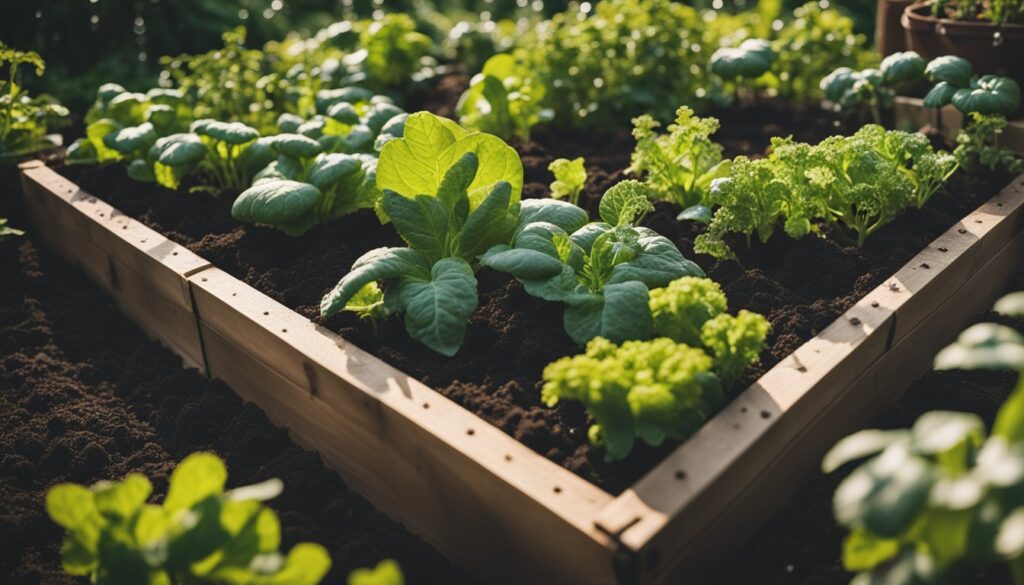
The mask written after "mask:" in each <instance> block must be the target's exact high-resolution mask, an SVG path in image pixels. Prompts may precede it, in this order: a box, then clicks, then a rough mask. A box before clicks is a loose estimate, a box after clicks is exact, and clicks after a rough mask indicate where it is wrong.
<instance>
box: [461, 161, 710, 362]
mask: <svg viewBox="0 0 1024 585" xmlns="http://www.w3.org/2000/svg"><path fill="white" fill-rule="evenodd" d="M648 191H649V189H648V188H647V187H646V186H645V185H644V184H643V183H639V182H637V181H623V182H621V183H619V184H617V185H615V186H614V187H612V188H611V189H609V190H608V191H607V192H606V193H605V194H604V197H602V198H601V203H600V208H599V211H600V215H601V219H602V220H603V221H601V222H595V223H586V219H587V217H586V213H584V212H583V211H582V210H580V209H579V208H576V207H575V206H572V205H570V204H567V203H564V202H561V201H557V200H548V201H544V200H540V201H538V202H534V203H533V205H532V206H531V207H530V208H526V207H525V205H524V212H523V216H522V218H521V220H520V225H519V228H518V229H517V230H516V235H515V238H514V240H513V242H512V245H511V246H508V245H497V246H494V247H492V248H491V249H489V250H487V253H486V254H484V255H483V256H482V257H481V258H480V262H481V264H482V265H484V266H487V267H489V268H492V269H494V270H498V271H501V272H507V273H509V274H512V275H513V276H515V277H516V278H517V279H519V280H520V281H521V282H522V283H523V287H524V288H525V289H526V292H528V293H529V294H531V295H533V296H536V297H539V298H542V299H544V300H548V301H556V302H564V303H565V305H566V308H565V314H564V319H563V321H564V325H565V330H566V332H567V333H568V334H569V336H570V337H571V338H572V339H573V341H575V342H576V343H578V344H580V345H583V344H584V343H586V342H587V341H589V340H590V339H593V338H594V337H598V336H601V337H605V338H607V339H610V340H612V341H613V342H616V343H618V342H622V341H626V340H630V339H647V338H649V337H650V335H651V328H652V320H651V313H650V309H649V307H648V291H649V289H651V288H655V287H659V286H665V285H667V284H668V283H669V282H671V281H672V280H674V279H676V278H679V277H681V276H703V275H704V273H703V272H702V271H701V269H700V268H699V267H698V266H697V265H696V264H694V263H693V262H691V261H689V260H687V259H686V258H684V257H683V255H682V253H680V252H679V249H678V248H676V246H675V244H673V243H672V242H671V241H669V240H668V239H667V238H665V237H664V236H660V235H658V234H657V233H655V232H653V231H651V230H649V229H647V228H642V227H636V224H637V223H639V221H640V219H641V218H642V217H643V215H645V214H646V213H647V212H648V211H649V210H651V209H652V206H651V204H650V201H649V200H648V197H649V193H648ZM566 207H568V208H569V209H575V210H576V211H578V213H576V212H573V213H567V211H568V210H566V209H565V208H566ZM528 212H529V213H528Z"/></svg>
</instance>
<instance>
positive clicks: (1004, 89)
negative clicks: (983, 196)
mask: <svg viewBox="0 0 1024 585" xmlns="http://www.w3.org/2000/svg"><path fill="white" fill-rule="evenodd" d="M926 75H927V76H928V79H929V80H930V81H932V82H933V83H935V86H934V87H933V88H932V89H931V91H929V92H928V95H926V96H925V98H924V105H925V106H927V107H929V108H942V107H944V106H947V105H949V104H952V105H953V107H955V108H956V109H957V110H959V111H960V113H962V114H963V115H964V117H965V123H964V126H963V128H962V129H961V130H960V132H959V133H958V134H957V137H956V141H957V148H956V150H955V151H954V155H955V156H956V157H957V160H959V161H960V164H961V165H963V167H964V168H965V169H967V170H968V171H970V172H972V173H977V172H978V171H979V170H980V169H981V168H982V167H984V168H987V169H988V170H990V171H995V170H997V169H1000V168H1002V169H1005V170H1006V171H1007V172H1009V173H1014V174H1016V173H1019V172H1021V171H1022V170H1024V161H1022V160H1021V159H1020V158H1018V157H1017V156H1016V155H1015V154H1014V153H1013V152H1011V151H1009V150H1007V149H1005V148H1002V147H1001V146H1000V145H999V135H1000V134H1001V133H1002V131H1003V129H1004V128H1005V127H1006V124H1007V121H1006V116H1008V115H1010V114H1013V113H1014V112H1016V111H1017V110H1018V109H1019V108H1020V102H1021V89H1020V85H1019V84H1018V83H1017V82H1016V81H1014V80H1013V79H1011V78H1009V77H1000V76H997V75H984V76H981V77H976V76H975V75H974V68H973V67H972V66H971V63H970V62H969V61H967V60H966V59H963V58H961V57H956V56H953V55H946V56H943V57H938V58H936V59H933V60H932V61H931V62H930V63H928V67H927V70H926Z"/></svg>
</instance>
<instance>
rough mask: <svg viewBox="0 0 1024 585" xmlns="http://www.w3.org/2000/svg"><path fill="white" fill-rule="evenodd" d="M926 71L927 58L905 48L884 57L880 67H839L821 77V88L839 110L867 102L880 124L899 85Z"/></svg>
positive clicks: (920, 75) (920, 77) (872, 115)
mask: <svg viewBox="0 0 1024 585" xmlns="http://www.w3.org/2000/svg"><path fill="white" fill-rule="evenodd" d="M924 72H925V61H924V59H923V58H922V57H921V56H920V55H918V54H917V53H915V52H914V51H904V52H902V53H893V54H892V55H889V56H888V57H886V58H885V59H883V60H882V64H881V65H880V66H879V68H878V69H875V68H869V69H864V70H861V71H855V70H853V69H851V68H849V67H840V68H838V69H836V70H835V71H833V72H832V73H830V74H828V75H827V76H826V77H824V78H822V80H821V90H822V91H823V92H824V93H825V99H827V100H829V101H830V102H832V104H833V106H834V107H835V108H836V109H837V110H846V109H853V108H856V107H861V106H866V107H867V108H868V109H869V111H870V112H871V118H872V119H873V120H874V122H875V124H881V123H882V110H883V109H889V108H891V107H892V104H893V100H894V98H895V96H896V89H897V88H898V87H900V86H901V85H905V84H910V83H913V82H915V81H919V80H921V79H922V78H923V77H924Z"/></svg>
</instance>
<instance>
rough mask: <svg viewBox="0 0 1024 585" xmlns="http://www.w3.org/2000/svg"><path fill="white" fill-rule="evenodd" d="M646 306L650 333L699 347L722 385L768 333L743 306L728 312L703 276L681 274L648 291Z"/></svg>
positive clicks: (715, 288) (734, 375)
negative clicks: (734, 312)
mask: <svg viewBox="0 0 1024 585" xmlns="http://www.w3.org/2000/svg"><path fill="white" fill-rule="evenodd" d="M650 308H651V315H652V317H653V318H654V334H655V335H656V336H659V337H668V338H670V339H672V340H674V341H677V342H680V343H685V344H687V345H689V346H691V347H699V348H702V349H703V350H704V351H705V352H707V353H708V355H711V356H712V357H713V358H714V368H713V369H714V372H715V374H717V375H718V378H719V379H720V380H721V381H722V385H723V386H724V387H725V388H729V387H731V386H732V385H733V384H735V383H736V382H737V381H739V379H740V377H741V376H742V374H743V371H744V370H745V369H746V368H747V366H748V365H750V364H751V363H753V362H755V361H756V360H757V358H758V356H759V355H760V354H761V350H763V349H764V344H765V339H766V337H767V336H768V330H769V324H768V320H767V319H765V318H764V317H763V316H761V315H758V314H756V313H751V312H749V311H745V310H743V311H740V312H739V314H738V315H737V316H735V317H734V316H732V315H730V314H728V313H727V312H726V310H727V309H728V304H727V301H726V298H725V294H724V293H723V292H722V289H721V287H719V286H718V284H716V283H715V282H713V281H711V280H709V279H707V278H696V277H692V276H685V277H683V278H679V279H676V280H673V281H672V282H670V283H669V284H668V286H666V287H664V288H658V289H654V290H652V291H651V300H650Z"/></svg>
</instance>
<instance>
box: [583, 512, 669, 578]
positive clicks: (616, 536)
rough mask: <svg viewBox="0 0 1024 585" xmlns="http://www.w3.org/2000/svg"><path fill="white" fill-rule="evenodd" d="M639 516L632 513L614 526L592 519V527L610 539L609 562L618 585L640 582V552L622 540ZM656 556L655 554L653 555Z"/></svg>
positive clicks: (639, 518) (638, 520) (637, 521)
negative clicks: (628, 517)
mask: <svg viewBox="0 0 1024 585" xmlns="http://www.w3.org/2000/svg"><path fill="white" fill-rule="evenodd" d="M641 519H642V518H641V516H640V515H638V514H634V515H633V516H632V517H631V518H630V519H627V520H626V521H625V522H623V523H621V524H618V525H616V526H615V527H614V528H613V527H611V526H609V525H607V523H606V522H603V521H602V519H600V518H598V519H595V520H594V528H596V529H597V530H598V531H599V532H601V533H602V534H604V535H606V536H607V537H608V538H609V540H610V541H611V547H612V551H611V563H612V571H613V573H614V574H615V582H616V583H618V585H637V584H638V583H640V553H639V552H638V551H636V550H633V549H632V548H631V547H629V546H628V545H626V544H625V543H624V542H623V539H622V535H623V534H624V533H625V532H626V531H627V530H629V529H630V528H632V527H633V526H635V525H636V524H637V523H639V522H640V520H641ZM655 556H656V555H655Z"/></svg>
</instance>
